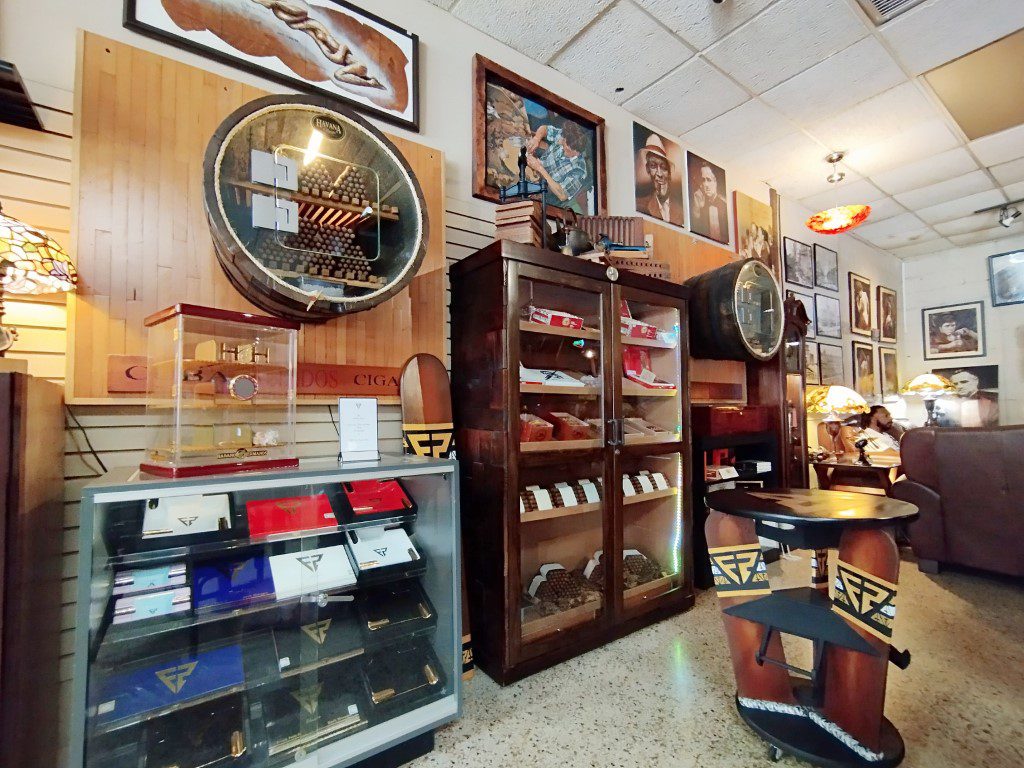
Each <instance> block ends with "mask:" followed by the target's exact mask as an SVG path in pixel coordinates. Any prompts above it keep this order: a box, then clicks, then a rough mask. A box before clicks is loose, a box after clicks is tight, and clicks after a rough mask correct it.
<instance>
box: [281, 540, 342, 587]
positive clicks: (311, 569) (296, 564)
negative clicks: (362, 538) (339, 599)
mask: <svg viewBox="0 0 1024 768" xmlns="http://www.w3.org/2000/svg"><path fill="white" fill-rule="evenodd" d="M270 572H271V574H272V575H273V577H274V592H275V594H276V595H277V599H278V600H287V599H288V598H292V597H299V596H300V595H304V594H309V593H312V592H325V591H327V590H331V589H341V588H343V587H351V586H354V585H355V583H356V574H355V571H353V570H352V564H351V563H350V562H349V559H348V553H347V552H346V551H345V545H344V544H338V545H336V546H333V547H321V548H319V549H307V550H304V551H300V552H290V553H288V554H284V555H272V556H271V557H270Z"/></svg>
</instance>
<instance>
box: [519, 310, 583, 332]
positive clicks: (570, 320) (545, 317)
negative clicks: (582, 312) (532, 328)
mask: <svg viewBox="0 0 1024 768" xmlns="http://www.w3.org/2000/svg"><path fill="white" fill-rule="evenodd" d="M530 320H531V321H533V322H534V323H540V324H541V325H553V326H556V327H558V328H572V329H574V330H579V329H580V328H582V327H583V318H582V317H579V316H578V315H573V314H570V313H568V312H561V311H559V310H557V309H544V308H542V307H534V308H533V312H531V313H530Z"/></svg>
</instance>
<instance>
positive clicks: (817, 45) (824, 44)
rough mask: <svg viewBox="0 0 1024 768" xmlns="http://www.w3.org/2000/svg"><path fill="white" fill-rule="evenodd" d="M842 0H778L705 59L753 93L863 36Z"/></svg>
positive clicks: (862, 29)
mask: <svg viewBox="0 0 1024 768" xmlns="http://www.w3.org/2000/svg"><path fill="white" fill-rule="evenodd" d="M867 32H868V30H867V27H865V25H864V22H863V21H862V20H861V19H860V18H858V17H857V15H856V14H855V13H854V12H853V10H852V9H851V8H850V5H849V3H848V2H846V0H780V2H778V3H776V4H775V5H773V6H771V7H770V8H768V9H767V10H765V11H764V12H763V13H761V14H760V15H758V16H756V17H755V18H754V19H753V20H751V21H750V22H748V23H746V24H744V25H743V26H742V27H740V28H739V29H737V30H736V31H735V32H732V33H730V34H729V35H728V36H726V37H725V38H723V39H722V40H719V41H718V42H717V43H715V44H714V45H713V46H711V47H710V48H708V50H707V52H706V55H707V57H708V59H710V60H711V61H712V62H714V63H715V64H717V65H718V66H719V67H721V68H722V70H724V71H725V72H728V73H729V74H730V75H732V76H733V77H735V78H736V79H737V80H738V81H739V82H741V83H743V84H744V85H745V86H747V87H748V88H749V89H750V90H752V91H754V92H755V93H764V92H765V91H767V90H768V89H769V88H772V87H773V86H776V85H778V84H779V83H781V82H783V81H784V80H788V79H789V78H791V77H792V76H793V75H796V74H798V73H800V72H803V71H804V70H805V69H807V68H808V67H811V66H813V65H814V64H817V63H818V62H819V61H821V60H822V59H824V58H826V57H828V56H831V55H832V54H833V53H837V52H838V51H841V50H843V49H844V48H846V47H848V46H850V45H852V44H853V43H855V42H857V41H858V40H860V39H861V38H862V37H866V36H867Z"/></svg>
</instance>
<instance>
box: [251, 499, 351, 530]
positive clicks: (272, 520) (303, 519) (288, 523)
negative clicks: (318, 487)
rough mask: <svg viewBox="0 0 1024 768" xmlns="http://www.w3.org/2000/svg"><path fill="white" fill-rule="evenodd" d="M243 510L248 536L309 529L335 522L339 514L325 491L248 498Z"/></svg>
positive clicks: (326, 526) (336, 523)
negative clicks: (281, 496)
mask: <svg viewBox="0 0 1024 768" xmlns="http://www.w3.org/2000/svg"><path fill="white" fill-rule="evenodd" d="M245 513H246V516H247V517H248V518H249V535H250V536H269V535H271V534H275V533H292V532H294V531H312V530H316V529H318V528H335V527H337V525H338V518H337V517H336V516H335V514H334V509H333V507H331V502H330V500H329V499H328V498H327V494H325V493H318V494H316V495H315V496H292V497H289V498H284V499H261V500H256V501H248V502H246V504H245Z"/></svg>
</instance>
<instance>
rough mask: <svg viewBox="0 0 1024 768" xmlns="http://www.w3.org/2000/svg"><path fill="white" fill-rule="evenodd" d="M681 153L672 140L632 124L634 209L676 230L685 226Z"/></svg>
mask: <svg viewBox="0 0 1024 768" xmlns="http://www.w3.org/2000/svg"><path fill="white" fill-rule="evenodd" d="M682 167H683V150H682V148H681V147H680V146H679V145H678V144H676V143H675V142H674V141H672V140H671V139H668V138H665V137H664V136H662V135H661V134H659V133H655V132H654V131H652V130H651V129H650V128H646V127H644V126H642V125H640V124H639V123H633V168H634V172H635V175H634V191H635V193H636V209H637V211H639V212H640V213H643V214H646V215H648V216H651V217H652V218H655V219H660V220H662V221H667V222H668V223H669V224H675V225H676V226H677V227H682V226H685V224H686V214H685V212H684V207H683V180H682Z"/></svg>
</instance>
